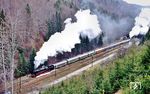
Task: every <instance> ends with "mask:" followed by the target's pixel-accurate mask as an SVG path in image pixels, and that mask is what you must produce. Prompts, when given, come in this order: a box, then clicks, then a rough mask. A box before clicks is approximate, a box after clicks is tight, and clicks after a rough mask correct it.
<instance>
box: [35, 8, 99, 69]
mask: <svg viewBox="0 0 150 94" xmlns="http://www.w3.org/2000/svg"><path fill="white" fill-rule="evenodd" d="M75 17H76V19H77V21H76V22H73V23H72V22H71V21H72V19H71V18H68V19H66V21H65V22H64V23H65V24H66V25H65V28H64V30H63V31H62V32H61V33H58V32H57V33H55V34H54V35H52V36H51V37H50V39H49V40H48V41H47V42H45V43H44V44H43V46H42V47H41V49H40V50H39V51H38V52H37V53H36V54H37V55H36V57H35V61H34V65H35V68H37V67H38V66H39V65H40V64H43V63H44V62H45V61H46V60H47V59H48V57H49V56H56V55H57V52H60V53H62V52H71V49H72V48H74V47H75V44H79V43H80V42H81V41H80V35H81V36H87V37H88V38H89V40H92V39H94V38H96V37H97V36H98V35H99V34H101V32H102V31H101V29H100V25H99V21H98V18H97V16H96V15H93V14H91V12H90V10H79V11H78V12H77V13H76V14H75Z"/></svg>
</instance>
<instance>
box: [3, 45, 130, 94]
mask: <svg viewBox="0 0 150 94" xmlns="http://www.w3.org/2000/svg"><path fill="white" fill-rule="evenodd" d="M126 43H128V42H125V43H122V44H118V45H117V46H115V47H112V48H109V49H107V50H106V49H105V48H106V47H104V48H101V49H98V50H97V53H96V54H95V55H93V56H90V57H87V58H85V59H83V60H79V61H77V62H75V63H72V64H69V65H66V66H64V67H61V68H59V69H55V70H53V71H51V72H49V73H46V74H45V75H41V76H38V77H36V78H31V77H28V78H27V79H25V80H24V78H22V79H23V80H22V81H21V84H20V81H19V79H18V80H15V84H14V87H15V90H14V92H15V93H16V94H26V93H27V92H30V91H33V90H36V89H41V87H42V86H43V85H45V84H47V83H51V82H53V81H54V80H56V79H59V78H61V77H64V76H65V75H67V74H69V73H72V72H74V71H76V70H78V69H80V68H82V67H84V66H87V65H89V64H92V63H93V62H94V61H97V60H99V59H101V58H103V57H105V56H107V55H109V54H111V53H114V52H116V51H118V50H119V49H121V48H122V47H123V46H124V45H125V44H126ZM1 90H2V88H1Z"/></svg>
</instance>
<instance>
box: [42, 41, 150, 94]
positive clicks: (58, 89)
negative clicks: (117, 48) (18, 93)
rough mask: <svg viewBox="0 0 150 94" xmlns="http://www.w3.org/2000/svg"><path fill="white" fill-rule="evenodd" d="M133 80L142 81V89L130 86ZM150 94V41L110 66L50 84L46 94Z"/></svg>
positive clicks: (96, 68)
mask: <svg viewBox="0 0 150 94" xmlns="http://www.w3.org/2000/svg"><path fill="white" fill-rule="evenodd" d="M130 82H141V86H142V87H141V89H135V90H134V89H130V87H129V86H130ZM118 90H121V92H122V94H148V93H149V92H150V41H146V42H145V43H144V44H143V45H142V46H139V47H136V46H134V47H131V48H130V49H129V50H128V51H127V53H126V55H125V56H123V57H121V58H118V59H116V60H115V61H113V62H112V63H111V64H109V66H105V67H103V68H101V67H100V66H97V67H95V68H93V69H90V70H89V71H87V72H85V73H83V74H81V75H79V76H76V77H73V78H71V79H69V80H66V81H64V82H62V83H60V84H58V85H56V86H53V87H50V88H49V89H47V90H46V91H44V92H42V94H113V93H115V92H117V91H118Z"/></svg>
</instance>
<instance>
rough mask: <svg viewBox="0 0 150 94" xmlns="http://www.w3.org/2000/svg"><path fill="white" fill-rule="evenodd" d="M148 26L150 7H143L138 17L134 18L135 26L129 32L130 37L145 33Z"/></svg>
mask: <svg viewBox="0 0 150 94" xmlns="http://www.w3.org/2000/svg"><path fill="white" fill-rule="evenodd" d="M149 28H150V8H143V9H142V10H141V13H140V14H139V16H138V17H136V18H135V26H134V27H133V28H132V31H131V32H130V33H129V36H130V38H132V37H134V36H138V35H139V34H140V35H146V34H147V32H148V31H149Z"/></svg>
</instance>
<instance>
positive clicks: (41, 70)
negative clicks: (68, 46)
mask: <svg viewBox="0 0 150 94" xmlns="http://www.w3.org/2000/svg"><path fill="white" fill-rule="evenodd" d="M129 41H130V39H127V40H123V41H121V42H117V43H115V44H111V45H109V46H105V47H102V48H99V49H95V50H93V51H89V52H87V53H84V54H81V55H77V56H75V57H72V58H69V59H65V60H63V61H61V62H58V63H55V64H50V65H43V66H42V67H40V68H37V69H34V70H33V72H32V73H31V77H36V76H38V75H40V74H43V73H45V72H49V71H52V70H54V69H59V68H61V67H64V66H66V65H69V64H72V63H75V62H78V61H80V60H83V59H85V58H87V57H93V58H94V55H96V54H98V53H100V52H102V51H106V50H109V49H111V48H114V47H117V46H119V45H121V44H125V43H128V42H129Z"/></svg>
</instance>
